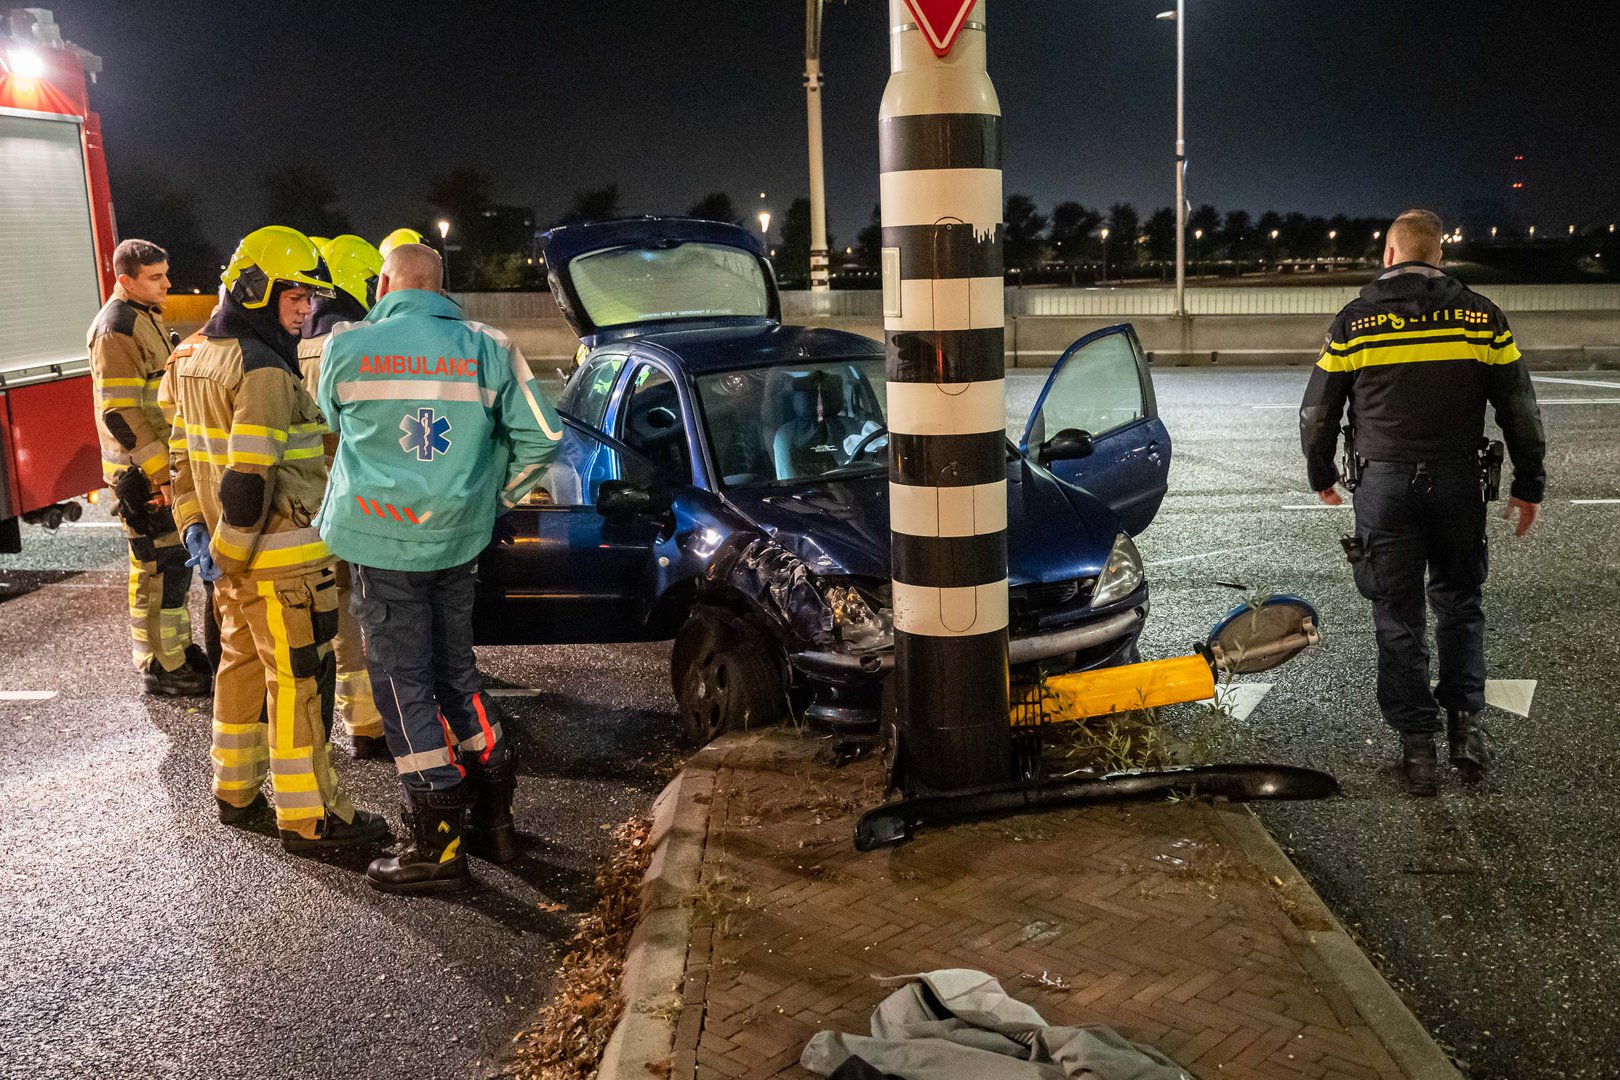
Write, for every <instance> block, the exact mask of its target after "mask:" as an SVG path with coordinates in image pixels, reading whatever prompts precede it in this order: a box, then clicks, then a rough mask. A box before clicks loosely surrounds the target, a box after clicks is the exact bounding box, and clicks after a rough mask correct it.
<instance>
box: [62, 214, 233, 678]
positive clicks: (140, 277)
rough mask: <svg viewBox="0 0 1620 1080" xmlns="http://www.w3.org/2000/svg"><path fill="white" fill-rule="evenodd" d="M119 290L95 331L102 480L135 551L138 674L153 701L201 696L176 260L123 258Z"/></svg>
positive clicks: (153, 248) (140, 253)
mask: <svg viewBox="0 0 1620 1080" xmlns="http://www.w3.org/2000/svg"><path fill="white" fill-rule="evenodd" d="M113 270H114V272H116V273H117V275H118V284H117V285H116V286H115V287H114V288H113V294H112V298H111V299H110V300H108V301H107V305H106V306H105V307H103V308H102V309H101V311H100V313H99V314H97V315H96V321H95V322H94V323H92V324H91V325H90V333H89V342H88V344H89V349H90V376H91V380H92V382H93V385H94V389H95V394H96V433H97V435H98V436H99V437H100V441H101V475H102V479H104V480H105V481H106V482H107V484H108V486H110V487H111V488H112V489H113V490H114V492H116V493H117V495H118V506H119V516H120V517H121V518H122V519H123V523H124V534H125V537H126V538H127V539H128V541H129V620H130V636H131V638H132V640H133V649H132V652H133V655H134V660H135V669H136V670H137V671H139V672H140V673H141V676H142V682H143V684H144V686H145V690H146V692H147V693H148V694H167V695H200V694H206V693H208V692H209V690H210V689H211V688H212V685H213V680H212V678H211V677H210V674H209V667H208V662H207V660H206V658H205V657H204V656H203V654H202V650H200V649H198V648H197V647H196V646H195V645H193V644H192V643H191V616H190V613H189V612H188V611H187V610H186V593H187V592H188V591H189V590H190V588H191V569H190V568H189V567H188V566H187V565H186V549H185V548H184V547H183V546H182V545H181V543H180V536H179V534H178V533H176V531H175V527H174V517H173V514H172V512H171V510H170V507H169V493H168V488H169V445H168V444H169V425H168V423H167V421H166V419H165V418H164V415H163V410H162V408H161V407H160V406H159V404H158V387H159V385H160V384H161V382H162V379H163V366H164V362H165V360H167V358H168V355H169V331H168V328H167V327H165V326H164V325H163V313H162V310H161V307H160V305H161V304H162V303H163V301H164V300H165V299H166V298H167V297H168V295H169V256H168V253H167V252H165V251H164V250H163V249H162V248H160V247H158V246H157V245H156V244H154V243H152V242H151V241H149V240H125V241H124V242H123V243H121V244H119V245H118V247H117V248H115V249H114V250H113Z"/></svg>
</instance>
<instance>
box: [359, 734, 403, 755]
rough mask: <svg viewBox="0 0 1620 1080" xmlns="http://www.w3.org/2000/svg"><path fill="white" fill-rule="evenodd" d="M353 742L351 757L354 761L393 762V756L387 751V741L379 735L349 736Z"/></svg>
mask: <svg viewBox="0 0 1620 1080" xmlns="http://www.w3.org/2000/svg"><path fill="white" fill-rule="evenodd" d="M350 738H351V739H352V740H353V741H354V750H353V752H352V755H351V756H352V757H353V758H354V760H356V761H393V760H394V754H393V752H392V751H391V750H389V749H388V740H387V739H385V738H383V737H382V736H381V735H351V736H350Z"/></svg>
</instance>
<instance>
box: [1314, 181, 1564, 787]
mask: <svg viewBox="0 0 1620 1080" xmlns="http://www.w3.org/2000/svg"><path fill="white" fill-rule="evenodd" d="M1442 235H1443V234H1442V231H1441V226H1440V219H1439V218H1438V217H1437V216H1436V215H1434V214H1433V213H1431V212H1429V211H1427V210H1408V211H1407V212H1406V213H1404V214H1402V215H1401V216H1400V217H1398V218H1396V219H1395V222H1394V224H1392V225H1391V226H1390V227H1389V233H1388V240H1387V242H1386V246H1385V249H1384V266H1385V268H1386V269H1385V271H1384V273H1383V274H1381V275H1380V276H1379V277H1378V279H1377V280H1376V281H1374V282H1372V283H1371V284H1369V285H1368V286H1366V288H1364V289H1362V290H1361V296H1360V298H1359V299H1356V300H1352V301H1351V302H1350V303H1349V304H1348V305H1346V306H1345V308H1344V310H1343V311H1341V312H1339V315H1338V317H1337V318H1336V319H1335V320H1334V321H1333V328H1332V330H1331V331H1330V333H1329V334H1328V339H1327V344H1326V345H1325V346H1324V347H1323V349H1322V355H1321V358H1320V359H1319V360H1318V361H1317V363H1316V367H1315V368H1314V369H1313V370H1312V372H1311V378H1310V383H1309V385H1308V386H1307V387H1306V390H1305V399H1304V402H1303V403H1302V404H1301V406H1300V412H1299V429H1300V442H1301V444H1302V445H1303V447H1304V450H1305V459H1306V468H1307V470H1308V473H1309V479H1310V484H1311V487H1312V489H1314V490H1315V491H1316V492H1317V496H1318V498H1320V499H1321V501H1322V502H1324V503H1326V504H1328V505H1330V506H1337V505H1339V504H1340V503H1341V502H1342V501H1343V500H1342V498H1341V496H1340V495H1339V492H1338V490H1337V488H1336V487H1335V483H1336V481H1337V480H1339V474H1338V471H1337V469H1336V468H1335V464H1334V455H1335V450H1336V447H1337V443H1338V438H1339V424H1340V421H1341V418H1342V417H1343V416H1344V414H1345V407H1346V405H1348V406H1349V427H1348V428H1347V429H1346V461H1347V477H1346V479H1352V478H1353V482H1354V484H1355V486H1354V487H1353V490H1354V492H1355V512H1356V532H1355V536H1354V537H1352V538H1347V540H1346V549H1347V551H1349V552H1350V554H1351V558H1352V561H1353V562H1354V566H1355V580H1356V587H1357V588H1358V589H1359V590H1360V592H1361V594H1362V595H1363V596H1365V597H1366V598H1367V599H1368V600H1371V601H1372V605H1373V626H1374V629H1375V631H1376V636H1377V640H1378V706H1379V709H1380V710H1381V711H1382V713H1383V716H1384V720H1385V722H1387V723H1388V724H1389V725H1390V726H1391V727H1392V728H1394V729H1395V730H1396V731H1397V732H1399V733H1400V736H1401V757H1400V766H1401V771H1402V774H1403V776H1404V778H1405V781H1406V785H1407V789H1408V790H1409V791H1410V792H1411V793H1412V794H1415V795H1433V794H1435V793H1436V782H1435V765H1436V759H1435V748H1434V736H1435V734H1436V733H1437V732H1438V731H1439V730H1440V717H1439V710H1440V709H1444V710H1445V712H1446V731H1447V736H1448V743H1449V751H1450V753H1449V759H1450V761H1451V764H1452V765H1453V766H1454V767H1455V768H1457V770H1458V771H1459V772H1460V773H1461V775H1462V777H1463V779H1464V781H1468V782H1472V781H1475V780H1478V779H1479V778H1480V776H1481V775H1483V773H1484V772H1485V771H1486V770H1487V769H1488V768H1489V767H1490V764H1491V756H1490V748H1489V746H1488V745H1487V742H1486V739H1485V732H1484V730H1483V729H1482V728H1481V727H1480V724H1479V714H1480V711H1481V710H1482V709H1484V707H1485V612H1484V608H1483V605H1482V602H1481V589H1482V586H1483V585H1484V582H1485V573H1486V544H1485V503H1486V499H1487V494H1489V497H1491V498H1494V497H1495V495H1494V492H1487V488H1488V487H1489V479H1490V476H1489V474H1490V473H1491V472H1492V470H1493V465H1492V463H1491V460H1490V459H1491V458H1492V456H1493V453H1492V451H1494V450H1495V449H1497V448H1495V447H1492V449H1491V450H1490V451H1487V450H1486V443H1485V438H1484V431H1485V407H1486V406H1487V405H1490V406H1491V407H1492V408H1493V409H1494V410H1495V414H1496V422H1497V425H1498V426H1499V427H1500V428H1501V429H1502V436H1503V439H1504V440H1505V441H1506V444H1507V452H1508V454H1510V455H1511V456H1512V459H1513V483H1512V490H1511V493H1510V495H1511V497H1510V498H1509V500H1508V504H1507V508H1506V513H1505V515H1504V516H1506V517H1508V518H1509V519H1510V520H1513V519H1517V520H1516V532H1517V534H1518V535H1519V536H1523V535H1524V534H1525V533H1526V532H1528V531H1529V530H1530V527H1531V525H1533V524H1534V523H1535V520H1536V512H1537V507H1538V505H1539V504H1540V502H1541V498H1542V494H1543V492H1544V490H1545V488H1546V473H1545V471H1544V469H1543V464H1542V462H1543V458H1544V456H1545V451H1546V440H1545V437H1544V436H1543V434H1542V429H1541V413H1540V410H1539V409H1538V408H1537V406H1536V395H1535V391H1534V390H1533V389H1532V388H1531V384H1530V375H1529V372H1528V371H1527V370H1526V369H1525V363H1524V361H1523V359H1522V358H1521V357H1520V354H1519V349H1518V347H1517V346H1516V345H1515V344H1514V342H1513V332H1512V331H1511V330H1510V329H1509V328H1508V323H1507V319H1506V318H1505V317H1504V316H1503V314H1502V312H1501V311H1500V310H1498V309H1497V307H1496V305H1495V304H1493V303H1491V302H1490V301H1489V300H1487V299H1485V298H1484V297H1483V296H1480V295H1479V294H1478V293H1475V292H1473V291H1471V290H1470V289H1468V288H1467V287H1466V286H1464V285H1463V284H1462V283H1461V282H1460V281H1458V280H1457V279H1456V278H1453V277H1451V276H1450V275H1448V274H1446V273H1445V271H1443V270H1441V269H1440V259H1441V239H1442ZM1495 462H1496V463H1497V464H1499V462H1500V457H1499V456H1497V457H1495ZM1356 474H1359V475H1356ZM1425 575H1427V579H1428V581H1427V597H1428V605H1429V606H1430V607H1432V608H1433V609H1434V616H1435V624H1436V625H1435V641H1436V644H1437V646H1438V650H1439V683H1438V685H1437V686H1436V687H1435V688H1434V690H1433V691H1431V690H1430V686H1429V650H1428V644H1427V625H1426V613H1425V607H1424V596H1425V581H1424V578H1425Z"/></svg>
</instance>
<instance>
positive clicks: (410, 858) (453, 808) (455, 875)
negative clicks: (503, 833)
mask: <svg viewBox="0 0 1620 1080" xmlns="http://www.w3.org/2000/svg"><path fill="white" fill-rule="evenodd" d="M466 816H467V788H466V785H465V784H460V785H457V786H456V787H453V788H450V789H449V790H447V791H422V792H417V791H412V792H409V793H408V794H407V801H406V803H405V821H406V823H407V825H408V826H409V828H410V832H411V842H410V843H409V844H408V845H407V846H406V847H405V849H404V850H403V851H401V852H400V853H399V854H398V855H389V856H386V857H384V858H381V859H373V860H372V861H371V865H370V866H368V867H367V868H366V880H367V881H369V882H370V883H371V887H372V888H373V889H377V890H378V891H380V892H386V893H423V892H454V891H455V890H457V889H465V888H466V887H467V886H468V885H469V884H470V883H471V882H472V876H471V875H470V874H468V873H467V857H466V855H464V854H462V851H461V840H462V822H463V819H464V818H465V817H466Z"/></svg>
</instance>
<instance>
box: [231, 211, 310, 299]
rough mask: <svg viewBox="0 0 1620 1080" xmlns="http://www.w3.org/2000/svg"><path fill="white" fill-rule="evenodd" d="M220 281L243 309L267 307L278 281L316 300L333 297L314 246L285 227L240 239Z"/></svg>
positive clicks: (301, 234)
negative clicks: (311, 294)
mask: <svg viewBox="0 0 1620 1080" xmlns="http://www.w3.org/2000/svg"><path fill="white" fill-rule="evenodd" d="M219 280H220V283H221V284H222V285H224V286H225V290H226V291H227V292H228V293H230V295H231V297H232V299H234V300H235V301H236V302H237V303H239V304H241V305H242V306H243V307H245V308H262V307H264V306H265V305H266V304H268V303H269V302H270V296H271V294H272V293H273V292H274V291H275V287H276V282H278V281H279V282H284V283H286V284H288V285H298V286H302V287H303V288H306V289H308V290H310V291H311V292H312V293H314V294H316V295H317V296H335V295H336V292H335V290H334V289H333V287H332V280H331V275H330V274H328V273H327V271H326V267H325V265H324V264H323V263H322V261H321V253H320V251H319V250H318V249H317V248H316V247H315V244H314V243H313V242H312V241H311V240H310V238H309V237H307V236H305V235H304V234H303V233H301V232H299V231H298V230H297V229H289V228H287V227H286V226H285V225H266V226H265V227H264V228H262V229H255V230H254V231H252V232H250V233H248V234H247V235H246V236H244V237H242V242H241V243H240V244H238V245H236V253H235V254H234V255H232V256H231V261H230V263H229V264H227V265H226V267H225V273H223V274H221V275H220V278H219Z"/></svg>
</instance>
